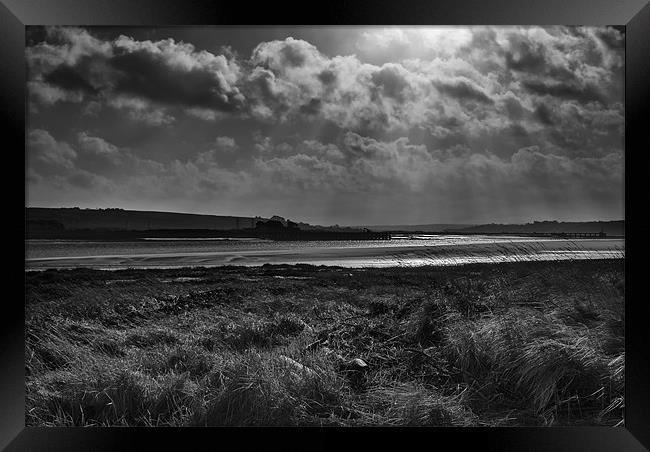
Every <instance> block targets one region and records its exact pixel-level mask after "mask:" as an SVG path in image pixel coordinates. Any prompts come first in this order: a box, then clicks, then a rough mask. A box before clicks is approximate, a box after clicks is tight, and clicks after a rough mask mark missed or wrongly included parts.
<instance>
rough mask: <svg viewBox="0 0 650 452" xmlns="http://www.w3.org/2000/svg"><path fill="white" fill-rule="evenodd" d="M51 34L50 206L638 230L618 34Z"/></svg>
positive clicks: (36, 83)
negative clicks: (536, 222) (235, 37)
mask: <svg viewBox="0 0 650 452" xmlns="http://www.w3.org/2000/svg"><path fill="white" fill-rule="evenodd" d="M38 31H39V33H40V34H39V35H38V36H39V38H38V39H35V40H34V41H33V42H30V43H29V45H28V47H27V50H26V59H27V64H28V68H29V78H28V85H27V86H28V91H29V99H30V120H31V122H30V124H31V125H32V127H33V128H32V129H31V130H30V131H29V136H28V171H27V176H28V178H29V181H31V182H30V183H31V184H32V185H33V186H34V188H37V187H40V188H39V189H38V190H32V194H33V196H34V197H33V198H32V200H30V202H31V203H33V204H39V203H40V202H47V203H49V204H57V203H56V202H55V201H53V199H54V198H55V196H56V193H57V190H58V191H59V194H60V196H61V198H60V202H64V203H66V204H73V205H74V204H75V203H82V202H83V203H85V204H90V205H93V201H92V199H93V198H92V194H93V193H98V192H99V190H100V189H101V190H102V193H101V197H102V198H101V199H104V200H106V201H105V203H107V204H110V205H115V206H128V207H132V208H137V207H146V206H157V207H156V208H158V209H160V208H168V209H172V210H188V209H190V210H192V211H203V212H215V213H224V214H226V213H233V214H236V213H239V214H259V215H263V214H273V213H280V214H284V215H285V216H294V217H295V218H297V219H304V220H312V221H320V222H331V223H334V222H337V223H346V222H347V223H363V222H387V221H388V222H394V218H393V216H394V215H399V216H400V217H401V218H402V220H403V221H405V222H407V221H422V222H434V221H440V222H453V221H468V222H475V221H527V220H529V219H533V218H535V219H544V218H549V219H552V218H558V219H562V218H564V219H572V218H574V219H590V218H597V217H602V218H620V217H621V216H622V201H623V196H622V190H623V179H622V178H623V154H624V152H623V134H624V118H623V113H624V108H623V89H624V85H623V82H624V80H623V68H624V35H622V34H621V33H620V32H619V31H618V30H616V29H614V28H607V27H437V28H423V27H407V28H397V27H390V28H360V29H358V30H356V31H354V30H352V31H350V30H348V31H346V42H342V40H338V41H337V40H335V39H329V38H333V33H334V31H329V30H328V29H322V30H320V31H318V30H317V31H311V32H310V33H311V34H310V35H309V36H312V37H314V39H316V41H318V42H321V43H322V42H328V45H327V49H328V51H327V52H325V51H324V50H322V49H323V46H322V45H316V44H315V43H314V42H311V39H310V40H307V39H301V38H300V36H303V37H304V34H301V32H300V29H296V35H295V36H293V37H291V36H287V37H285V38H283V39H269V40H261V41H259V42H256V43H255V45H253V46H250V45H248V46H243V45H239V44H238V42H236V41H233V42H214V43H212V42H201V43H198V42H194V41H192V40H191V39H188V36H189V37H191V36H192V35H191V33H189V34H188V33H186V32H184V31H183V30H179V31H176V30H174V29H169V30H159V31H160V32H161V33H162V34H163V35H164V39H153V38H151V37H150V36H147V38H146V39H145V38H142V36H133V35H131V34H129V35H127V33H120V32H119V31H115V32H107V31H106V30H102V31H101V32H100V31H98V30H96V29H88V30H87V29H81V28H65V27H63V28H61V27H55V28H46V29H41V28H39V29H38ZM257 31H258V32H259V33H260V36H261V35H263V34H264V31H263V30H257ZM157 35H158V36H160V33H159V34H157ZM167 36H172V37H167ZM316 41H315V42H316ZM336 43H338V44H336ZM227 46H230V47H227ZM337 46H338V47H337ZM54 137H57V138H54ZM75 187H76V188H75ZM81 188H83V189H84V190H85V192H84V195H83V196H82V195H81V194H80V191H79V190H80V189H81ZM77 189H79V190H77ZM47 190H49V192H48V191H47ZM44 194H47V196H46V197H45V195H44ZM41 195H42V196H44V197H43V198H39V197H38V196H41ZM75 197H76V198H75ZM98 197H99V194H98ZM41 199H42V200H41ZM76 199H79V201H75V200H76ZM98 199H99V198H98ZM270 210H272V211H270ZM402 220H400V222H401V221H402Z"/></svg>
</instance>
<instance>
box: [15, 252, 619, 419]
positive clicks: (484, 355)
mask: <svg viewBox="0 0 650 452" xmlns="http://www.w3.org/2000/svg"><path fill="white" fill-rule="evenodd" d="M139 272H140V273H144V274H146V275H147V276H146V279H144V280H142V282H137V280H136V282H135V283H133V282H130V283H128V284H127V283H120V282H117V283H114V282H111V283H110V284H106V282H107V281H115V280H118V281H119V280H124V279H127V278H126V277H127V276H132V275H133V273H132V272H131V271H123V272H98V273H93V277H92V278H91V279H90V280H88V279H87V278H86V272H85V271H82V270H80V271H77V272H74V271H73V272H49V273H48V272H44V273H43V274H34V275H32V274H30V275H28V279H29V281H28V283H29V284H28V287H31V288H32V289H31V292H29V293H28V296H27V299H28V303H27V305H26V349H25V366H26V373H27V381H26V385H27V399H26V406H27V412H26V423H27V425H44V426H68V425H86V426H91V425H92V426H98V425H139V426H163V425H170V426H180V425H186V426H206V425H341V426H351V425H453V426H483V425H488V426H492V425H574V424H589V425H620V424H622V422H623V410H624V391H623V383H624V364H625V349H624V345H625V344H624V325H625V316H624V303H623V300H624V277H623V267H622V262H621V261H617V260H609V261H608V260H593V261H591V260H586V261H583V260H581V261H574V262H572V261H564V260H559V261H557V262H541V261H540V262H511V263H502V264H488V265H478V264H475V265H467V266H459V267H445V268H441V267H418V268H410V267H403V268H387V269H373V270H368V269H356V270H355V269H340V268H332V267H310V266H297V267H292V266H282V267H273V266H267V267H264V268H247V269H244V268H239V269H235V268H223V269H184V270H173V271H172V270H159V271H158V270H151V271H147V272H142V271H139ZM75 275H77V277H75ZM170 275H171V276H173V277H174V278H179V279H178V281H181V282H176V283H166V282H165V283H162V282H161V280H163V281H169V280H170V279H169V278H170ZM287 275H290V276H293V277H296V276H297V278H275V276H287ZM199 277H200V278H199ZM182 278H195V279H182ZM196 278H198V279H196ZM129 279H131V278H129ZM170 284H171V285H170ZM107 286H108V287H109V288H110V289H107V288H106V287H107ZM116 287H117V288H119V290H116V289H115V288H116ZM170 292H171V294H170ZM51 293H55V294H57V296H56V298H54V297H52V296H51V295H49V294H51ZM244 295H245V296H244ZM229 297H232V298H229ZM134 311H135V312H136V314H137V315H134ZM353 358H361V359H363V360H364V361H365V362H366V363H367V367H366V368H363V369H361V370H360V369H356V370H355V368H353V367H350V364H349V362H350V360H351V359H353ZM351 369H352V370H351Z"/></svg>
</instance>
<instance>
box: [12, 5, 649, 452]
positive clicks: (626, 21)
mask: <svg viewBox="0 0 650 452" xmlns="http://www.w3.org/2000/svg"><path fill="white" fill-rule="evenodd" d="M287 23H300V24H311V25H316V24H319V25H334V24H337V25H346V24H347V25H393V24H394V25H440V24H454V25H479V24H489V25H516V24H522V25H524V24H525V25H537V24H539V25H550V24H567V25H569V24H571V25H574V24H575V25H578V24H581V25H619V26H625V30H626V74H625V86H626V93H625V142H626V149H625V193H626V196H625V220H626V226H625V227H626V237H627V240H626V262H625V265H626V288H625V291H626V318H627V321H626V355H627V356H626V369H625V373H626V397H625V399H626V400H625V403H626V407H625V427H618V428H611V427H571V428H566V427H565V428H522V427H511V428H489V429H488V428H469V429H459V428H436V429H428V430H426V431H425V432H423V429H418V430H417V431H414V430H408V431H406V430H405V429H372V431H369V429H349V430H346V431H345V432H343V431H341V430H327V432H328V433H327V436H326V435H324V432H323V430H320V429H317V430H314V429H311V430H300V433H305V432H306V433H310V434H313V435H317V436H319V437H320V439H319V445H324V444H325V443H327V442H328V441H332V446H333V447H338V445H337V443H338V442H339V441H343V440H344V439H342V438H340V435H341V434H343V435H346V436H348V435H350V434H352V435H357V434H359V433H370V435H367V436H368V437H369V439H372V440H379V441H383V440H384V439H388V436H394V435H400V436H402V435H404V436H405V438H408V439H409V440H410V441H413V444H414V445H415V443H414V441H415V440H416V439H417V440H424V441H425V444H428V445H429V446H430V447H436V448H437V447H440V444H441V441H446V442H447V441H451V444H453V447H454V448H456V447H461V448H462V447H463V446H467V445H470V444H472V445H473V447H475V448H476V447H479V448H481V449H480V450H485V449H488V450H489V449H496V450H527V451H535V450H540V451H541V450H545V451H546V450H549V451H550V450H553V451H555V450H571V451H580V450H585V451H587V450H588V451H600V450H639V451H641V450H645V449H646V448H650V428H648V426H649V425H650V420H649V419H650V393H649V389H648V377H649V376H650V372H649V367H650V366H649V360H648V352H647V345H646V344H648V343H649V339H650V334H649V331H650V329H649V328H647V327H646V325H645V322H646V317H645V316H643V315H642V314H643V307H644V306H643V305H644V304H645V303H646V300H645V297H644V292H643V283H644V281H643V279H644V274H645V271H644V268H643V265H642V261H641V259H642V258H643V256H644V255H646V253H647V251H648V245H647V244H646V243H644V241H643V238H644V237H643V233H644V231H645V230H647V229H648V227H647V226H644V225H643V223H642V221H643V220H642V219H641V214H640V208H642V207H643V205H641V201H639V202H638V205H636V204H635V205H636V212H632V210H631V204H632V202H633V199H632V198H633V194H636V196H638V197H639V198H640V199H641V200H643V193H644V189H645V187H644V180H643V178H640V173H641V171H642V170H643V169H645V168H646V165H645V164H644V163H645V161H646V159H647V157H646V156H645V155H644V154H645V153H647V148H648V146H647V139H646V138H645V135H646V134H645V131H644V130H643V128H644V127H645V126H646V124H647V118H648V117H649V116H648V113H649V107H648V95H647V94H648V88H649V87H650V83H649V82H648V81H649V80H650V40H649V39H648V36H650V5H649V4H648V0H619V1H608V0H570V1H569V0H546V1H535V0H496V1H495V0H492V1H486V0H453V1H452V0H447V1H424V0H401V1H399V2H395V1H390V0H356V1H345V2H322V3H319V4H313V3H309V2H297V1H284V0H283V1H278V2H264V3H260V4H253V3H248V2H225V1H222V0H219V1H210V0H194V1H187V0H186V1H180V0H138V1H136V0H112V1H111V0H0V62H1V63H0V64H1V67H2V69H1V70H0V79H1V82H0V114H1V115H2V118H1V121H0V124H2V128H3V134H2V136H3V138H4V139H3V142H5V143H13V144H12V145H8V146H7V147H6V148H5V150H4V152H3V154H5V156H4V157H5V160H7V159H8V160H9V161H8V162H7V163H5V177H3V179H4V182H5V184H6V187H5V193H7V194H8V195H10V196H6V197H5V211H6V217H5V218H6V222H7V224H11V225H14V226H13V227H12V228H10V229H9V230H10V231H11V232H13V231H14V229H13V228H16V229H19V228H21V227H22V228H23V232H24V226H25V221H24V218H25V217H24V214H25V209H24V207H25V205H20V203H21V201H20V200H19V199H18V198H19V196H18V194H17V193H16V188H15V187H16V184H19V182H15V181H13V180H11V178H12V177H16V178H18V177H20V175H19V171H18V170H17V168H18V167H19V165H20V157H19V156H20V153H19V150H20V147H21V146H23V149H24V144H25V121H26V119H25V118H26V116H25V110H26V102H25V89H26V86H25V59H24V46H25V26H26V25H57V24H59V25H87V26H90V25H122V26H126V25H130V26H164V25H228V24H250V25H259V24H278V25H280V24H287ZM632 153H634V156H632V155H631V154H632ZM14 159H15V160H14ZM632 162H633V164H634V167H632ZM22 163H23V164H24V161H23V162H22ZM13 168H15V169H13ZM12 169H13V171H12ZM633 173H634V174H633ZM7 176H10V177H7ZM635 184H636V186H635ZM26 196H27V194H26V192H25V199H26ZM637 212H638V213H637ZM632 217H634V220H633V221H631V219H632ZM10 218H11V219H10ZM19 219H20V220H19ZM635 222H638V223H635ZM632 228H634V231H632ZM16 233H17V231H16ZM5 240H6V241H8V242H16V243H12V245H13V246H14V248H13V251H12V252H11V253H9V252H7V253H6V254H8V255H9V256H8V257H7V261H6V262H7V266H6V267H5V271H4V275H5V278H6V279H5V284H6V285H7V286H15V287H16V288H17V289H18V294H16V295H13V296H8V295H7V296H4V297H0V298H2V299H3V301H4V303H3V314H2V315H0V318H1V319H2V320H1V322H2V325H0V369H2V370H1V371H0V380H1V383H0V406H1V407H2V408H1V409H0V410H1V413H2V415H1V417H2V423H1V425H0V447H2V448H4V447H6V450H8V451H17V450H42V449H47V450H58V449H65V450H113V449H123V450H126V449H130V448H134V449H142V448H145V447H146V448H153V446H154V445H165V446H176V447H187V446H188V445H189V444H193V443H196V441H206V442H207V444H212V445H213V446H214V447H219V445H222V446H224V447H225V446H226V444H227V442H230V441H232V440H236V441H238V442H239V443H240V445H241V444H244V443H247V442H249V441H253V440H260V439H263V440H264V441H265V442H267V441H269V443H270V442H274V441H276V440H277V441H281V442H283V443H285V444H286V442H289V441H290V442H294V441H296V440H295V438H294V435H295V433H296V430H294V429H292V430H288V429H263V431H262V432H261V433H260V434H259V435H258V434H257V432H255V433H253V434H250V433H249V432H250V430H239V429H234V430H232V429H231V430H226V429H219V430H215V429H211V428H201V429H160V428H159V429H146V428H145V429H141V428H128V429H125V428H95V429H76V428H25V421H24V419H25V416H24V409H25V403H24V396H25V387H24V385H25V375H24V305H21V304H20V298H19V296H20V295H19V294H21V293H22V294H23V295H24V280H25V278H24V269H22V268H19V265H18V259H19V258H18V257H17V255H18V254H19V253H21V251H20V250H21V249H23V248H21V247H22V244H20V242H19V241H17V240H16V241H13V240H12V239H11V238H9V237H6V238H5ZM9 248H10V247H7V248H6V249H7V251H8V250H9ZM14 252H15V254H16V256H13V253H14ZM23 255H24V249H23ZM637 258H640V259H639V261H640V262H641V263H640V264H636V263H635V262H634V259H637ZM21 282H22V283H23V287H20V284H21ZM630 283H631V284H632V286H631V287H630ZM630 289H631V290H630ZM5 293H7V294H8V293H9V291H7V292H5ZM351 430H353V431H351ZM330 432H331V433H330ZM226 436H227V437H229V438H227V439H228V441H226ZM311 444H312V440H310V442H309V443H305V445H306V446H310V445H311ZM339 445H340V444H339Z"/></svg>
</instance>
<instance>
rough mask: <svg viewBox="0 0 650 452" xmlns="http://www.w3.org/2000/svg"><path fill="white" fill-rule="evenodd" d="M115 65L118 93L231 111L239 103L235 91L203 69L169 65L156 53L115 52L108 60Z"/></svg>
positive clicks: (173, 103)
mask: <svg viewBox="0 0 650 452" xmlns="http://www.w3.org/2000/svg"><path fill="white" fill-rule="evenodd" d="M108 63H109V64H110V66H111V67H113V68H114V69H116V71H117V72H118V74H117V75H116V81H115V85H114V87H113V90H114V91H115V92H117V93H127V94H132V95H135V96H138V97H144V98H146V99H150V100H152V101H154V102H160V103H162V104H171V105H182V106H186V107H204V108H212V109H215V110H220V111H233V110H236V109H237V108H239V107H240V106H241V101H240V100H239V97H238V92H237V91H233V90H231V89H230V87H229V86H227V85H226V83H224V82H222V81H221V80H219V78H218V77H215V75H214V74H213V73H212V72H210V71H208V70H205V68H201V67H197V68H185V67H177V66H170V65H169V64H168V62H167V61H165V59H163V58H162V57H160V56H159V55H157V54H153V53H150V52H147V51H144V50H141V51H136V52H125V53H121V54H118V55H115V56H114V57H113V58H111V59H110V60H109V62H108Z"/></svg>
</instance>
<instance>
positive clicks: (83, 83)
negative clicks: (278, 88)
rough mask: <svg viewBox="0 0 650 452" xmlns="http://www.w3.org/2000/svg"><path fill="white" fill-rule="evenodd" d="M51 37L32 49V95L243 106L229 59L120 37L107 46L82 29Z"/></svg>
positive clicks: (53, 32)
mask: <svg viewBox="0 0 650 452" xmlns="http://www.w3.org/2000/svg"><path fill="white" fill-rule="evenodd" d="M48 36H50V37H51V39H50V41H51V42H43V43H39V44H37V45H34V46H32V47H29V48H28V49H27V60H28V63H30V78H31V80H32V81H33V82H35V84H33V85H32V86H33V89H32V91H40V92H42V93H43V94H40V97H41V98H43V97H46V98H48V96H47V95H48V92H47V90H48V89H49V90H50V91H51V90H52V89H54V90H56V89H61V90H63V91H64V92H65V91H81V92H83V93H84V94H86V95H89V96H90V97H91V99H92V98H98V99H99V100H101V99H109V100H110V99H112V98H114V97H116V96H123V95H128V96H132V97H135V98H137V99H141V100H142V101H148V102H152V103H154V104H157V105H161V106H182V107H196V108H209V109H213V110H217V111H234V110H237V109H238V108H240V107H241V105H242V103H243V97H242V96H241V95H240V94H239V91H238V89H237V87H236V86H235V83H236V81H237V78H238V71H239V68H238V66H237V64H236V63H234V62H233V61H232V60H231V59H230V60H229V59H228V58H227V57H226V56H223V55H213V54H211V53H208V52H204V51H202V52H197V51H196V50H195V48H194V47H193V46H192V45H191V44H184V43H176V42H174V41H173V40H170V39H168V40H162V41H157V42H155V43H154V42H151V41H134V40H132V39H131V38H128V37H125V36H120V37H118V38H116V39H115V40H113V41H106V42H104V41H99V40H97V39H96V38H94V37H92V36H91V35H90V34H89V33H88V32H87V31H85V30H82V29H58V28H54V29H50V30H49V32H48ZM55 93H56V91H55ZM33 94H36V96H37V97H38V96H39V93H38V92H36V93H33ZM49 98H53V96H52V95H49ZM57 99H60V100H74V101H77V102H78V101H80V100H81V99H80V98H79V97H76V98H70V97H69V96H67V97H66V96H65V95H58V96H57V97H55V98H53V102H56V100H57ZM121 105H122V106H127V107H128V106H129V103H128V102H127V103H124V102H123V103H122V104H121Z"/></svg>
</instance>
